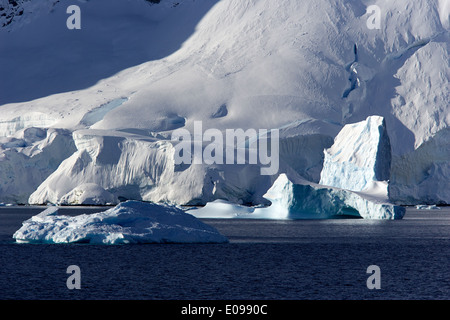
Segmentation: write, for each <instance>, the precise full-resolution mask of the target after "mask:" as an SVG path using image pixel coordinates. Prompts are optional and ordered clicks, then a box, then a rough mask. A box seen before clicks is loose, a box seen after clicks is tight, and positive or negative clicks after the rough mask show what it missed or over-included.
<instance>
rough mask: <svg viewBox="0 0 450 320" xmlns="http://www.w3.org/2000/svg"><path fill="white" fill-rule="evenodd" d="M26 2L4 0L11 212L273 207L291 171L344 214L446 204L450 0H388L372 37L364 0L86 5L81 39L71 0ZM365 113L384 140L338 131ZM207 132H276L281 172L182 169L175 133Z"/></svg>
mask: <svg viewBox="0 0 450 320" xmlns="http://www.w3.org/2000/svg"><path fill="white" fill-rule="evenodd" d="M16 2H17V4H18V5H17V6H11V5H10V4H9V2H8V1H6V0H2V1H0V7H1V8H2V9H3V10H1V11H2V12H5V15H4V16H3V15H2V16H1V17H0V70H1V71H2V73H1V74H2V76H1V77H0V86H1V88H2V89H1V94H0V109H1V111H2V112H1V113H0V145H1V149H0V177H1V179H2V185H1V187H0V201H1V202H7V203H21V204H27V203H29V204H46V203H53V204H61V205H66V204H69V205H82V204H87V205H88V204H102V205H103V204H118V203H119V202H120V201H123V200H127V199H129V200H142V201H154V202H168V203H172V204H180V205H182V204H188V205H207V206H211V205H210V204H211V203H215V201H227V202H229V203H230V204H233V205H236V206H239V207H244V206H243V205H250V206H258V205H262V206H265V207H268V206H269V205H270V201H269V200H268V199H267V198H265V197H264V196H265V195H266V193H267V191H268V190H269V189H271V188H272V187H273V186H274V183H275V181H278V179H279V178H280V177H281V175H282V174H286V175H287V176H288V177H289V181H292V183H293V186H295V187H293V188H294V189H295V190H297V191H296V192H294V193H296V194H304V195H305V196H306V194H309V193H314V192H319V191H317V190H319V189H316V188H322V187H323V188H325V190H327V191H325V190H322V189H320V190H322V191H320V192H323V193H326V194H329V195H330V194H339V198H341V199H344V198H345V199H347V200H346V201H344V202H345V203H346V204H345V205H347V204H348V201H350V200H348V199H350V198H352V197H355V195H358V194H360V193H364V197H365V195H366V194H368V193H370V192H368V191H370V190H372V189H374V190H378V191H379V190H381V189H382V190H383V197H384V198H383V202H382V203H386V202H388V203H395V204H396V205H420V204H426V205H433V204H449V203H450V188H448V181H449V179H450V169H449V168H450V160H449V159H450V157H449V150H450V147H449V145H448V141H449V139H448V127H449V126H448V125H449V123H450V113H449V108H448V101H449V100H450V99H449V90H448V88H449V78H450V67H449V61H450V59H449V57H448V52H449V44H450V41H449V30H450V25H449V19H448V16H449V6H448V5H447V4H446V1H443V0H432V1H430V0H404V1H377V2H376V4H377V5H378V6H379V7H380V8H381V9H382V14H383V19H382V23H381V25H380V27H381V29H379V30H369V29H368V28H367V25H366V21H367V19H368V18H369V17H368V13H367V12H366V6H365V3H364V2H361V1H356V0H354V1H343V0H337V1H333V2H329V1H326V0H318V1H301V0H300V1H299V0H286V1H283V2H274V1H270V0H260V1H250V0H222V1H216V0H196V1H193V0H180V1H177V3H178V4H177V5H176V6H174V5H173V3H172V2H171V1H165V0H162V1H160V2H159V3H158V4H156V3H155V4H151V3H149V2H148V1H145V0H142V1H140V0H136V1H122V0H98V1H95V2H94V1H80V2H79V3H78V4H79V6H80V8H81V11H82V17H83V22H82V26H83V27H82V29H81V30H79V31H69V30H67V28H66V27H65V23H63V22H64V19H65V18H67V14H66V12H65V9H66V6H65V3H63V2H61V1H55V0H46V1H21V0H17V1H16ZM105 8H108V9H107V10H106V9H105ZM130 16H133V17H134V18H133V19H130ZM111 17H114V19H111ZM36 56H39V57H41V59H40V60H39V61H40V62H39V63H36ZM86 57H89V58H86ZM349 75H350V78H351V81H352V83H350V86H351V89H352V90H350V91H348V92H347V91H346V90H347V89H348V88H349ZM343 93H346V94H345V95H344V96H345V97H343ZM378 117H379V118H378ZM381 118H382V119H383V120H382V121H383V123H380V122H379V121H381V120H380V119H381ZM367 119H373V120H374V122H373V125H374V126H375V127H377V128H379V129H380V130H381V131H380V130H379V131H377V130H372V129H370V130H365V129H363V127H360V129H361V130H360V131H359V132H358V133H356V131H352V134H351V135H350V134H346V133H345V132H346V130H348V129H349V126H356V127H359V125H360V124H361V123H362V122H363V121H366V120H367ZM375 120H376V121H375ZM196 121H202V122H203V126H204V129H205V130H207V129H217V130H220V131H222V132H224V131H225V130H226V129H236V128H242V129H244V130H246V129H249V128H254V129H268V130H270V129H279V130H280V171H279V174H277V175H274V176H271V177H261V176H260V175H259V171H260V168H259V167H258V166H257V165H256V166H250V165H240V166H216V165H192V166H178V165H175V164H174V163H173V159H172V153H173V144H172V143H171V142H170V135H171V133H172V132H173V130H175V129H178V128H184V129H187V130H189V131H191V132H192V129H193V125H194V123H195V122H196ZM370 123H372V122H370ZM344 129H345V130H344ZM366 129H369V127H367V128H366ZM342 130H344V131H342ZM372 133H373V134H375V136H371V134H372ZM339 135H340V136H339ZM380 137H381V139H380ZM358 139H359V140H367V141H370V143H369V144H368V145H364V146H365V147H367V148H368V149H360V150H356V147H357V146H358V145H359V146H361V145H362V144H360V141H359V140H358ZM336 141H338V142H339V141H340V144H339V143H336ZM388 142H389V145H390V148H389V147H388ZM377 143H378V144H379V143H381V146H382V147H383V148H386V149H383V148H379V145H378V144H377ZM347 144H348V145H347ZM346 145H347V148H346V149H345V147H346ZM337 149H338V150H344V149H345V151H346V153H345V155H346V156H347V158H346V159H344V157H343V154H337V153H336V150H337ZM347 160H348V161H347ZM24 168H25V169H26V170H24ZM334 173H338V174H334ZM333 175H334V176H333ZM298 181H308V182H307V183H305V184H302V183H303V182H302V183H299V182H298ZM278 182H279V181H278ZM386 184H387V186H386ZM286 185H289V183H287V182H286ZM306 185H309V186H310V187H311V188H312V189H308V188H306V187H300V186H306ZM318 186H321V187H318ZM385 187H386V188H385ZM298 190H302V191H301V192H300V191H298ZM337 190H344V191H342V192H341V191H339V192H338V191H337ZM386 190H387V193H386V192H385V191H386ZM320 192H319V193H320ZM380 192H381V191H380ZM386 196H387V197H388V198H387V199H386ZM369 198H370V196H369ZM370 199H372V198H370ZM344 202H343V203H344ZM216 204H217V203H216ZM345 205H344V204H342V206H345ZM288 207H289V206H288ZM244 209H245V208H244ZM289 210H290V209H289ZM289 210H288V211H289ZM374 210H375V211H376V210H378V209H374ZM244 211H245V210H244Z"/></svg>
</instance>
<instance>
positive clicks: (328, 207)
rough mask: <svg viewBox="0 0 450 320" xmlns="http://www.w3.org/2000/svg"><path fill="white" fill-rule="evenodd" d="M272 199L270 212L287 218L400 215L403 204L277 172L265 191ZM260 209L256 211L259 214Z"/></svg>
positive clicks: (370, 217)
mask: <svg viewBox="0 0 450 320" xmlns="http://www.w3.org/2000/svg"><path fill="white" fill-rule="evenodd" d="M266 198H267V199H268V200H270V201H271V202H272V205H271V206H270V207H268V208H262V209H259V210H260V211H271V212H272V214H273V215H274V216H277V217H284V218H287V219H305V218H306V219H330V218H337V217H351V216H353V217H359V218H364V219H388V220H394V219H402V218H403V216H404V214H405V211H406V210H405V208H404V207H401V206H396V205H393V204H390V203H389V202H387V201H384V199H383V198H382V197H379V196H378V194H376V193H373V194H371V193H366V194H365V193H362V192H353V191H350V190H345V189H339V188H334V187H327V186H321V185H317V184H303V183H293V182H292V181H291V180H290V179H289V178H288V177H287V175H286V174H282V175H280V177H279V178H278V179H277V180H276V181H275V183H274V185H273V186H272V188H271V189H269V191H268V192H267V194H266ZM261 213H262V212H260V214H261Z"/></svg>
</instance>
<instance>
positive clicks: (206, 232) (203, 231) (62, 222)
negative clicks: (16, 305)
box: [13, 201, 228, 245]
mask: <svg viewBox="0 0 450 320" xmlns="http://www.w3.org/2000/svg"><path fill="white" fill-rule="evenodd" d="M13 238H14V239H16V241H17V242H19V243H89V244H108V245H113V244H136V243H225V242H227V241H228V240H227V238H226V237H225V236H223V235H221V234H220V233H219V232H218V231H217V230H216V229H215V228H213V227H211V226H209V225H207V224H205V223H203V222H201V221H200V220H199V219H197V218H195V217H194V216H192V215H190V214H187V213H185V212H184V211H183V210H182V209H179V208H177V207H174V206H169V205H163V204H154V203H144V202H138V201H127V202H123V203H120V204H119V205H117V206H116V207H114V208H111V209H109V210H106V211H103V212H99V213H94V214H83V215H78V216H65V215H59V214H58V207H56V206H54V207H49V208H48V209H46V210H44V211H43V212H41V213H40V214H38V215H36V216H33V217H32V218H30V219H28V220H26V221H24V222H23V225H22V227H21V228H20V229H19V230H17V231H16V232H15V233H14V235H13Z"/></svg>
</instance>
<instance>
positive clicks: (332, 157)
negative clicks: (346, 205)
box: [320, 116, 391, 191]
mask: <svg viewBox="0 0 450 320" xmlns="http://www.w3.org/2000/svg"><path fill="white" fill-rule="evenodd" d="M324 153H325V159H324V165H323V170H322V172H321V176H320V184H323V185H327V186H332V187H337V188H341V189H348V190H353V191H362V190H364V189H365V188H367V187H368V186H369V185H370V183H371V182H372V181H385V180H389V176H390V168H391V144H390V141H389V136H388V133H387V129H386V121H385V120H384V118H383V117H379V116H370V117H368V118H367V119H366V120H365V121H361V122H358V123H354V124H348V125H346V126H344V128H343V129H342V130H341V131H340V132H339V134H338V135H337V136H336V138H335V140H334V144H333V146H332V147H331V148H329V149H327V150H325V151H324Z"/></svg>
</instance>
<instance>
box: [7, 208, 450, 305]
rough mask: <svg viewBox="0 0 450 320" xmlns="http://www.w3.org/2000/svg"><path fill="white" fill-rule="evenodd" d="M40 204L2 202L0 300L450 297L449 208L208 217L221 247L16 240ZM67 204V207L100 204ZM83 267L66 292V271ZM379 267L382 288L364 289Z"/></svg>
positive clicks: (73, 211)
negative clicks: (328, 216) (342, 215)
mask: <svg viewBox="0 0 450 320" xmlns="http://www.w3.org/2000/svg"><path fill="white" fill-rule="evenodd" d="M42 210H43V208H38V207H1V208H0V299H2V300H3V299H15V300H16V299H33V300H36V299H38V300H40V299H52V300H54V299H58V300H60V299H88V300H94V299H95V300H96V299H102V300H110V299H114V300H123V299H126V300H130V299H132V300H135V299H139V300H140V299H149V300H284V299H287V300H347V299H348V300H361V299H369V300H372V299H376V300H391V299H393V300H408V299H414V300H417V299H420V300H438V299H439V300H440V299H445V300H448V299H450V208H449V207H443V208H441V210H417V209H415V208H408V209H407V214H406V216H405V217H404V219H403V220H396V221H378V220H377V221H370V220H362V219H339V220H296V221H267V220H225V219H217V220H216V219H207V220H203V221H204V222H206V223H208V224H210V225H212V226H214V227H216V228H217V229H218V230H219V231H220V232H221V233H222V234H224V235H225V236H227V237H228V238H229V240H230V242H229V243H227V244H200V245H199V244H162V245H159V244H148V245H119V246H98V245H86V244H70V245H60V244H58V245H45V244H17V243H15V242H14V239H13V238H12V235H13V234H14V232H15V231H16V230H17V229H19V228H20V227H21V224H22V222H23V221H24V220H26V219H28V218H30V217H31V216H32V215H35V214H37V213H39V212H41V211H42ZM103 210H104V209H100V208H67V209H64V212H63V213H64V214H81V213H89V212H90V213H93V212H99V211H103ZM71 265H76V266H78V267H79V268H80V284H81V288H80V289H78V290H77V289H74V290H69V289H68V287H67V285H66V282H67V279H68V278H69V277H70V276H71V274H68V273H67V268H68V267H69V266H71ZM372 265H375V266H378V267H379V271H380V272H379V273H378V275H379V278H378V280H379V284H380V289H369V288H368V286H367V282H368V279H369V277H371V276H372V273H367V268H368V267H369V266H372Z"/></svg>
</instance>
